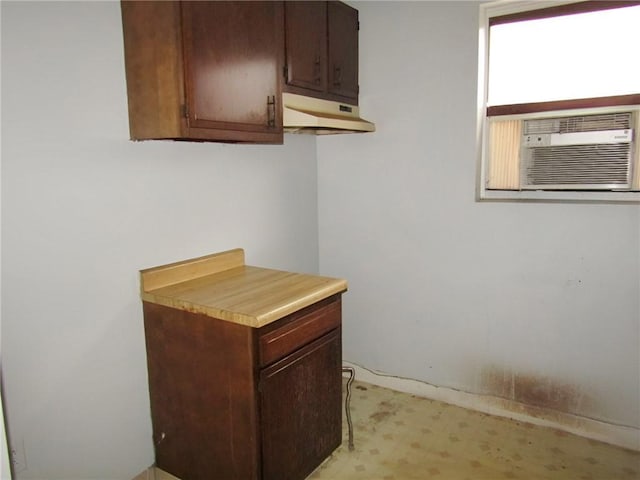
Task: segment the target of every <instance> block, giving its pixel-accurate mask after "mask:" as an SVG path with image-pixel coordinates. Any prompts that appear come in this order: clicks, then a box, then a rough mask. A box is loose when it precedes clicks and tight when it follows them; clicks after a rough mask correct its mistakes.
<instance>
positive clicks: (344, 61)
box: [328, 2, 358, 103]
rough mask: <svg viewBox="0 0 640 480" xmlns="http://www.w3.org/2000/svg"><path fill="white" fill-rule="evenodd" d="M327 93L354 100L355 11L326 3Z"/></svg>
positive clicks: (343, 5) (356, 55) (344, 6)
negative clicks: (327, 45) (327, 41)
mask: <svg viewBox="0 0 640 480" xmlns="http://www.w3.org/2000/svg"><path fill="white" fill-rule="evenodd" d="M328 39H329V60H328V64H329V65H328V66H329V92H330V93H333V94H335V95H339V96H341V97H346V98H348V99H351V100H352V101H354V103H357V102H358V11H357V10H356V9H354V8H352V7H350V6H348V5H346V4H344V3H341V2H328Z"/></svg>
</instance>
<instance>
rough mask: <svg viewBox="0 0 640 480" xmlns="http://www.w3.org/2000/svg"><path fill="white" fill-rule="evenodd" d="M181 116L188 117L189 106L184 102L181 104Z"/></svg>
mask: <svg viewBox="0 0 640 480" xmlns="http://www.w3.org/2000/svg"><path fill="white" fill-rule="evenodd" d="M182 116H183V117H184V118H189V107H188V106H187V104H186V103H185V104H183V105H182Z"/></svg>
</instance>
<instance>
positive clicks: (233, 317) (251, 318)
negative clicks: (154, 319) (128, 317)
mask: <svg viewBox="0 0 640 480" xmlns="http://www.w3.org/2000/svg"><path fill="white" fill-rule="evenodd" d="M346 291H347V282H346V280H338V281H336V282H335V283H332V284H330V285H328V286H327V287H325V288H322V289H318V290H316V291H314V292H313V293H312V294H309V295H305V296H302V297H299V298H298V299H296V300H295V301H292V302H290V303H286V304H283V305H281V306H278V307H276V308H273V309H270V310H269V311H268V312H265V313H264V314H256V315H250V314H244V313H239V312H231V311H228V310H224V309H220V308H215V307H211V306H206V305H198V304H194V303H191V302H187V301H184V300H179V299H176V298H170V297H163V296H161V295H157V294H154V293H152V292H144V291H143V292H142V300H143V301H145V302H150V303H155V304H158V305H164V306H165V307H171V308H177V309H179V310H185V311H187V312H191V313H201V314H204V315H207V316H209V317H213V318H217V319H220V320H225V321H228V322H233V323H237V324H240V325H245V326H248V327H253V328H260V327H263V326H265V325H268V324H269V323H271V322H274V321H276V320H279V319H281V318H283V317H286V316H287V315H289V314H291V313H294V312H297V311H298V310H301V309H302V308H305V307H308V306H309V305H313V304H314V303H316V302H319V301H320V300H324V299H325V298H328V297H330V296H332V295H335V294H338V293H344V292H346Z"/></svg>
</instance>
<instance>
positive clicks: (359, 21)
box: [358, 20, 360, 31]
mask: <svg viewBox="0 0 640 480" xmlns="http://www.w3.org/2000/svg"><path fill="white" fill-rule="evenodd" d="M358 31H360V20H358Z"/></svg>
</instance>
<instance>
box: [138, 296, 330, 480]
mask: <svg viewBox="0 0 640 480" xmlns="http://www.w3.org/2000/svg"><path fill="white" fill-rule="evenodd" d="M143 306H144V322H145V337H146V345H147V363H148V371H149V392H150V400H151V416H152V423H153V438H154V443H155V452H156V465H157V466H158V467H159V468H161V469H163V470H165V471H167V472H169V473H171V474H173V475H175V476H176V477H178V478H180V479H181V480H196V479H202V480H205V479H207V480H210V479H216V480H236V479H237V480H240V479H242V480H303V479H304V478H305V477H306V476H308V475H309V474H310V473H311V472H312V471H313V470H314V469H315V468H316V467H317V466H318V465H319V464H320V463H321V462H322V461H323V460H324V459H325V458H326V457H327V456H328V455H329V454H331V452H332V451H333V450H334V449H335V448H337V447H338V446H339V445H340V443H341V437H342V415H341V399H342V394H341V391H342V372H341V364H342V345H341V296H340V294H337V295H333V296H331V297H329V298H327V299H324V300H322V301H320V302H318V303H316V304H314V305H311V306H309V307H306V308H304V309H302V310H300V311H298V312H295V313H293V314H291V315H288V316H286V317H284V318H282V319H280V320H277V321H275V322H273V323H270V324H268V325H266V326H264V327H261V328H252V327H248V326H245V325H239V324H235V323H232V322H229V321H224V320H219V319H216V318H212V317H209V316H207V315H203V314H196V313H191V312H187V311H183V310H178V309H175V308H170V307H166V306H162V305H157V304H154V303H149V302H144V305H143Z"/></svg>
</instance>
